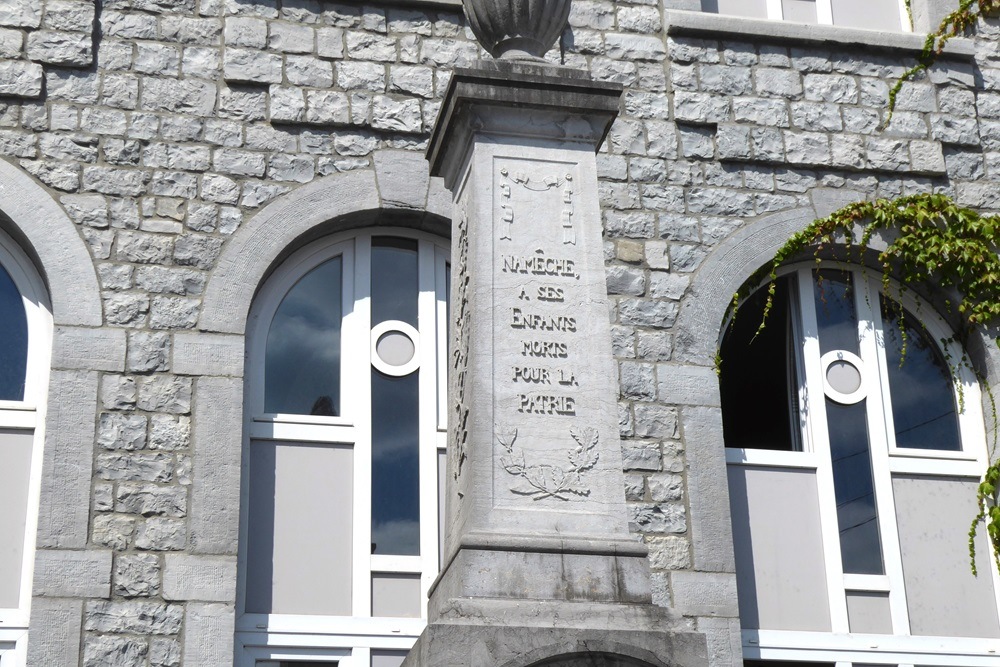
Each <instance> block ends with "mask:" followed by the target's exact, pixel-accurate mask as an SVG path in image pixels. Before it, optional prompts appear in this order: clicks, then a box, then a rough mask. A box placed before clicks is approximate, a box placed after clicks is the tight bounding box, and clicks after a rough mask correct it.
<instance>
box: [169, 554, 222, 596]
mask: <svg viewBox="0 0 1000 667" xmlns="http://www.w3.org/2000/svg"><path fill="white" fill-rule="evenodd" d="M163 597H164V599H166V600H198V601H201V602H226V603H229V604H233V603H235V601H236V557H235V556H192V555H188V554H167V555H166V556H165V557H164V570H163Z"/></svg>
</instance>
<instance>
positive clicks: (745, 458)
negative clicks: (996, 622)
mask: <svg viewBox="0 0 1000 667" xmlns="http://www.w3.org/2000/svg"><path fill="white" fill-rule="evenodd" d="M841 268H842V269H844V267H841ZM844 270H845V271H846V269H844ZM789 273H794V274H795V278H796V280H795V281H794V284H796V285H797V289H798V291H797V293H796V290H794V289H792V290H789V299H790V300H791V301H792V303H791V304H790V305H791V307H792V308H791V312H792V313H793V314H792V325H793V326H792V330H793V333H792V334H791V335H792V336H793V337H794V340H798V341H800V342H801V343H800V345H798V346H796V347H797V349H796V354H797V355H798V357H799V359H798V362H797V365H798V367H799V368H802V369H804V372H803V373H801V374H802V375H804V376H805V377H804V379H802V378H799V379H798V380H797V382H798V384H799V390H798V391H799V401H798V405H800V406H802V407H801V410H802V420H801V422H802V424H803V427H802V432H801V434H800V438H799V441H800V443H801V444H800V447H801V451H772V450H763V449H739V448H731V449H727V450H726V461H727V464H728V465H729V466H749V467H765V468H776V469H781V468H785V469H794V468H798V469H803V470H813V471H815V475H816V484H817V488H818V494H819V508H820V516H819V523H820V529H821V533H822V541H823V552H824V557H825V563H826V578H827V590H828V593H829V602H830V609H829V612H830V620H831V624H832V631H831V632H829V633H827V632H803V631H782V630H765V629H760V630H745V631H743V652H744V657H745V658H747V659H760V660H775V661H778V660H780V661H804V662H817V663H835V664H836V665H837V667H851V664H852V663H855V662H856V663H863V664H864V665H870V664H872V665H874V664H877V665H883V664H884V665H897V666H899V667H921V666H934V667H952V666H954V667H959V666H961V667H987V666H988V667H1000V654H998V651H1000V640H998V639H995V638H966V637H929V636H911V633H910V622H909V616H908V608H907V599H906V591H905V586H904V578H903V566H904V563H903V561H904V554H902V553H901V550H900V545H899V538H898V531H897V526H896V516H897V514H896V508H895V500H894V493H893V486H892V479H893V477H892V475H893V473H896V474H899V473H906V474H914V475H920V476H926V477H931V478H933V477H937V478H941V479H945V478H965V479H967V480H970V481H971V480H978V478H979V477H980V476H981V474H982V471H983V470H984V469H985V466H986V461H987V450H986V433H985V429H984V422H983V415H982V411H981V409H980V407H981V395H980V389H979V385H978V382H977V380H976V378H975V377H974V376H973V375H972V373H971V372H970V371H969V370H968V369H967V368H965V367H962V366H961V365H958V366H956V367H954V368H952V369H951V370H952V373H953V377H954V378H955V379H956V385H955V386H954V388H953V390H954V392H955V397H954V398H955V404H956V405H958V406H963V408H962V409H961V410H960V412H959V414H958V423H959V430H960V436H961V449H960V450H959V451H942V450H928V449H906V448H902V447H896V445H895V436H894V435H893V434H894V433H895V430H894V427H893V411H892V407H891V406H890V405H889V404H888V400H887V398H886V392H887V391H888V389H887V388H888V386H889V379H888V375H887V373H888V368H887V360H886V349H885V345H884V342H883V340H884V334H883V323H882V316H881V313H880V310H879V308H878V304H879V299H880V297H879V294H880V290H881V284H880V282H879V281H878V279H877V278H873V277H870V276H868V275H867V274H866V273H864V272H862V271H859V270H856V269H855V270H851V271H849V274H850V277H851V279H852V282H853V284H854V285H855V286H856V288H855V289H853V290H852V291H853V303H854V308H855V310H856V313H857V330H858V331H857V334H858V341H859V346H860V355H856V356H855V355H844V356H845V357H847V356H852V357H854V358H853V360H852V361H853V365H854V366H855V367H856V368H858V369H859V370H860V375H861V378H860V381H861V385H860V386H859V387H858V388H857V390H856V394H857V395H844V394H838V393H837V392H836V391H832V392H831V388H830V387H829V386H826V385H827V382H826V377H827V373H826V371H827V370H828V368H829V365H828V363H829V361H830V360H829V359H825V357H826V356H829V355H821V354H820V347H819V332H818V330H817V314H816V299H815V298H814V295H813V267H812V266H810V267H804V268H800V269H797V270H792V271H787V272H786V273H785V275H788V274H789ZM903 306H904V307H905V308H906V309H907V310H908V311H909V312H910V313H917V314H919V316H920V317H921V319H922V321H923V325H924V326H925V327H926V330H927V332H928V334H929V337H930V338H931V339H932V340H934V341H941V342H944V341H946V340H950V338H951V332H950V330H949V329H948V327H947V325H946V324H945V323H944V322H943V321H942V320H941V319H940V318H939V317H937V316H936V315H934V314H933V313H929V312H928V311H929V310H930V309H929V308H927V307H926V306H924V307H921V304H919V303H918V302H917V301H916V300H915V299H914V298H912V296H906V297H905V298H904V300H903ZM771 326H781V325H780V323H776V322H772V323H771ZM942 352H943V353H944V357H945V358H946V359H952V360H960V359H963V354H964V353H963V351H962V350H961V349H959V348H958V346H957V345H954V344H949V348H948V349H945V350H942ZM824 361H827V362H828V363H827V364H824V363H823V362H824ZM958 385H960V386H958ZM824 396H826V397H828V398H832V400H834V401H835V402H838V403H845V402H852V401H855V400H862V399H864V400H866V401H867V408H866V410H867V422H868V425H869V427H868V432H869V433H868V434H869V438H870V455H871V468H872V474H873V481H874V494H875V505H876V507H877V522H878V528H879V531H878V532H879V535H880V538H881V549H882V558H883V564H884V574H852V573H845V572H844V567H843V564H842V563H843V561H842V556H841V548H840V539H841V538H840V532H839V527H838V515H837V501H836V497H835V490H834V472H833V469H832V460H831V451H830V447H831V445H830V435H829V431H828V428H827V415H826V408H825V404H826V401H825V400H824V398H823V397H824ZM809 397H816V398H815V399H814V400H812V401H810V400H809ZM914 511H919V508H914ZM970 519H971V517H970ZM989 565H990V568H989V569H990V572H989V573H983V572H981V573H980V579H982V578H983V577H984V576H985V577H987V579H986V580H985V581H984V582H983V583H984V585H988V582H989V581H990V579H992V584H993V590H994V592H995V593H996V604H997V610H998V615H1000V576H998V573H997V569H996V567H995V566H994V564H993V562H992V558H990V559H989ZM849 591H851V592H858V591H860V592H871V593H885V594H887V595H888V599H889V608H890V614H891V625H892V634H887V635H866V634H857V633H855V634H852V633H851V631H850V627H849V623H848V609H847V593H848V592H849Z"/></svg>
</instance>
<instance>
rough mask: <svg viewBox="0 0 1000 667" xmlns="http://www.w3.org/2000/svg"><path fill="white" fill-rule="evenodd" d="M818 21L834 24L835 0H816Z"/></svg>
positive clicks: (822, 23) (821, 23)
mask: <svg viewBox="0 0 1000 667" xmlns="http://www.w3.org/2000/svg"><path fill="white" fill-rule="evenodd" d="M816 22H817V23H819V24H820V25H833V0H816Z"/></svg>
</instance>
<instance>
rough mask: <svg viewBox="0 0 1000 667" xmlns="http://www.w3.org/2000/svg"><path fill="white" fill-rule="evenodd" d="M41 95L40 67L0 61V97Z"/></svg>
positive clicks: (21, 62) (31, 64) (19, 62)
mask: <svg viewBox="0 0 1000 667" xmlns="http://www.w3.org/2000/svg"><path fill="white" fill-rule="evenodd" d="M41 94H42V66H41V65H38V64H37V63H28V62H23V61H19V60H0V95H9V96H11V97H38V96H39V95H41Z"/></svg>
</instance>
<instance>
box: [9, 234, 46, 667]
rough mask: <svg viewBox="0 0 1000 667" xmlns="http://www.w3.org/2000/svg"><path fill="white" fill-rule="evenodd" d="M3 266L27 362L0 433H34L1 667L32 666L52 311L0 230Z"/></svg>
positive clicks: (28, 265) (25, 261)
mask: <svg viewBox="0 0 1000 667" xmlns="http://www.w3.org/2000/svg"><path fill="white" fill-rule="evenodd" d="M0 266H2V267H3V268H4V269H5V270H6V272H7V274H8V275H9V276H10V278H11V280H12V281H13V282H14V286H15V287H16V288H17V290H18V291H19V292H20V294H21V303H22V304H23V305H24V311H25V318H26V320H27V325H28V359H27V367H26V377H25V387H24V400H21V401H0V429H4V430H10V431H20V432H23V433H25V434H31V435H32V447H31V463H30V472H29V478H28V502H27V508H26V509H27V511H26V520H25V528H24V545H23V550H22V554H23V556H22V563H21V587H20V593H19V596H18V597H19V601H18V606H17V607H13V608H0V665H2V667H22V666H23V665H25V664H27V655H28V653H27V642H28V619H29V616H30V613H31V582H32V578H33V576H34V569H35V567H34V566H35V536H36V532H37V529H38V511H39V502H40V498H41V486H42V457H43V443H44V441H45V405H46V392H47V390H48V386H49V365H50V359H51V351H52V307H51V305H50V303H49V300H48V293H47V290H46V289H45V284H44V283H43V282H42V279H41V277H40V276H39V275H38V272H37V270H36V269H35V266H34V264H33V263H32V262H31V260H30V259H29V258H28V256H27V255H26V254H25V253H24V251H23V250H21V248H20V247H19V246H18V245H17V244H16V243H15V242H14V241H13V240H12V239H11V238H10V237H9V236H7V234H5V233H4V232H3V231H0Z"/></svg>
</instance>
